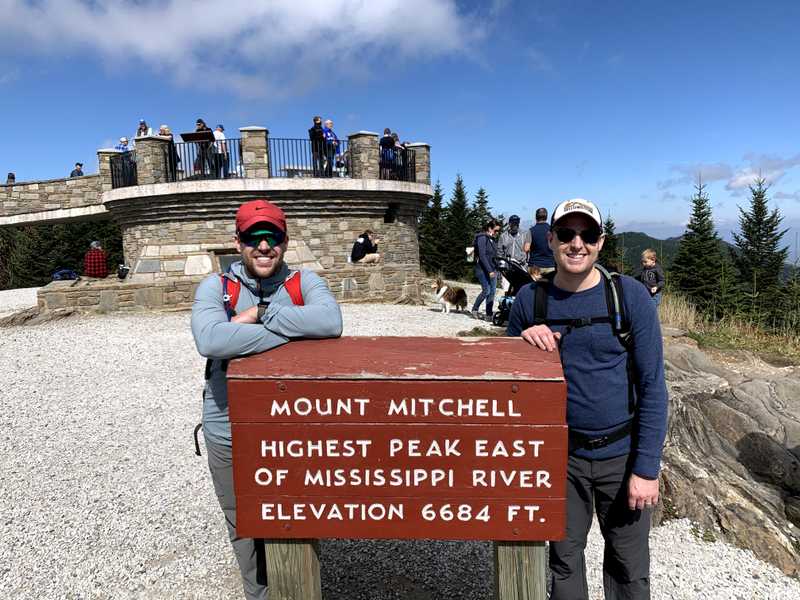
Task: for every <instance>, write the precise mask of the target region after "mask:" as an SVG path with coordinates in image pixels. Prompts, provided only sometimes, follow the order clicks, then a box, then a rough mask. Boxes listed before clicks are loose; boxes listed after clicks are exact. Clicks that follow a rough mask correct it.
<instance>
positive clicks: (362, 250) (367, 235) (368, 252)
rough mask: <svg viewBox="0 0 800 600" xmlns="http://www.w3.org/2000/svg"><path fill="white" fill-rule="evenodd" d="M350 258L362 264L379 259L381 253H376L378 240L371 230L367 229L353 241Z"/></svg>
mask: <svg viewBox="0 0 800 600" xmlns="http://www.w3.org/2000/svg"><path fill="white" fill-rule="evenodd" d="M350 260H351V261H352V262H354V263H357V262H360V263H362V264H370V263H376V262H379V261H380V260H381V255H380V254H378V240H377V238H376V237H375V233H374V232H373V231H372V230H370V229H367V230H366V231H365V232H364V233H362V234H361V236H359V238H358V239H356V241H355V242H354V243H353V251H352V252H351V253H350Z"/></svg>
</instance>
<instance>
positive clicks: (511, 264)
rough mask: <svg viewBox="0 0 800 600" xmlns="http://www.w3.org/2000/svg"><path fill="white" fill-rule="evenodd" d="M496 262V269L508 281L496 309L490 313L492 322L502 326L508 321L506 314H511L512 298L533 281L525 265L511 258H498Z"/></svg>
mask: <svg viewBox="0 0 800 600" xmlns="http://www.w3.org/2000/svg"><path fill="white" fill-rule="evenodd" d="M496 264H497V270H498V271H499V272H500V274H501V275H502V276H503V277H505V278H506V279H507V280H508V283H509V288H508V290H507V291H506V294H505V296H503V297H502V298H501V299H500V302H499V304H498V306H497V310H496V311H494V315H492V324H493V325H497V326H498V327H502V326H503V324H504V323H505V322H506V321H508V315H510V314H511V305H512V304H514V298H515V297H516V296H517V294H518V293H519V291H520V290H521V289H522V288H523V287H525V286H526V285H528V284H529V283H531V282H532V281H533V278H532V277H531V275H530V273H528V269H526V268H525V265H523V264H522V263H521V262H519V261H516V260H514V259H513V258H498V259H497V260H496Z"/></svg>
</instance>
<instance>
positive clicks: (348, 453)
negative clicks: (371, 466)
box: [261, 439, 372, 458]
mask: <svg viewBox="0 0 800 600" xmlns="http://www.w3.org/2000/svg"><path fill="white" fill-rule="evenodd" d="M370 445H372V440H347V439H346V440H288V441H286V440H261V458H285V457H289V458H354V457H360V458H366V456H367V449H368V448H369V447H370Z"/></svg>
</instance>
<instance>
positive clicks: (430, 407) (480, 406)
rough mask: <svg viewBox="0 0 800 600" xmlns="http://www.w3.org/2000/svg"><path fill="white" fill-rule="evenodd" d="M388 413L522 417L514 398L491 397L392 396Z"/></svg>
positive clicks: (400, 414) (410, 415) (427, 415)
mask: <svg viewBox="0 0 800 600" xmlns="http://www.w3.org/2000/svg"><path fill="white" fill-rule="evenodd" d="M388 415H389V416H390V417H391V416H393V415H396V416H403V417H430V416H443V417H498V418H500V417H502V418H506V417H521V416H522V413H520V412H519V411H518V410H517V409H516V407H515V406H514V400H498V399H489V398H441V399H439V400H435V399H433V398H400V399H396V398H392V399H391V400H390V401H389V411H388Z"/></svg>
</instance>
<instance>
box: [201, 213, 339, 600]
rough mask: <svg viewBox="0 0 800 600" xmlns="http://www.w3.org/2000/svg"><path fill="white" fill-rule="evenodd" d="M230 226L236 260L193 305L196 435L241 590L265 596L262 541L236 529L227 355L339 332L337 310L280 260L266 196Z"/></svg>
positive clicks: (279, 217)
mask: <svg viewBox="0 0 800 600" xmlns="http://www.w3.org/2000/svg"><path fill="white" fill-rule="evenodd" d="M235 228H236V237H235V239H234V243H235V246H236V250H237V252H239V254H240V255H241V260H237V261H235V262H234V263H233V264H232V265H231V266H230V267H229V268H228V272H227V273H226V274H225V276H224V277H222V276H220V274H219V273H217V274H214V275H209V276H208V277H206V279H204V280H203V281H202V282H201V283H200V285H199V286H198V287H197V292H196V294H195V299H194V304H193V305H192V318H191V326H192V335H193V336H194V341H195V345H196V346H197V351H198V352H199V353H200V355H201V356H203V357H205V358H206V359H207V362H206V380H205V388H204V391H203V437H204V438H205V443H206V453H207V454H208V468H209V470H210V471H211V479H212V481H213V484H214V491H215V493H216V497H217V501H218V502H219V506H220V508H221V509H222V512H223V513H224V520H225V524H226V525H227V530H228V538H229V539H230V542H231V546H232V547H233V552H234V554H235V555H236V560H237V562H238V564H239V571H240V572H241V576H242V585H243V587H244V596H245V598H247V600H266V598H267V586H268V581H267V574H266V561H265V558H264V556H265V548H264V540H262V539H252V538H242V537H239V536H238V535H237V533H236V518H237V514H236V513H237V511H236V496H235V494H234V489H233V449H232V444H231V440H232V438H231V422H230V416H229V412H228V388H227V385H226V381H225V373H226V370H227V366H228V361H229V360H230V359H232V358H236V357H238V356H244V355H248V354H254V353H256V352H265V351H269V350H272V349H273V348H277V347H278V346H282V345H283V344H287V343H293V342H292V340H298V339H302V338H306V339H311V338H315V339H318V338H334V337H339V336H340V335H341V334H342V313H341V311H340V309H339V305H338V304H337V303H336V299H335V298H334V297H333V294H331V291H330V290H329V289H328V286H327V284H326V283H325V280H324V279H322V278H321V277H320V276H319V275H317V274H316V273H315V272H313V271H306V270H302V271H297V270H294V269H290V268H289V266H288V265H287V264H286V263H285V262H284V257H285V255H286V247H287V243H288V233H287V229H286V216H285V214H284V212H283V211H282V210H281V209H280V208H279V207H277V206H275V205H274V204H272V203H271V202H269V201H268V200H267V199H258V200H252V201H250V202H245V203H244V204H242V205H241V206H240V207H239V210H238V211H237V213H236V224H235ZM234 282H236V283H234ZM234 285H237V286H238V290H239V293H238V296H237V299H236V301H235V302H236V305H235V306H230V303H231V302H232V301H233V300H232V299H231V296H229V295H228V294H230V293H231V291H232V287H233V286H234ZM298 288H299V289H298ZM298 292H299V294H298ZM298 295H299V298H298V297H297V296H298ZM309 343H310V342H309ZM198 448H199V445H198Z"/></svg>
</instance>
